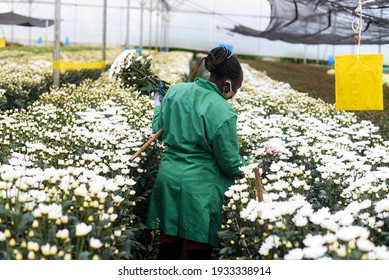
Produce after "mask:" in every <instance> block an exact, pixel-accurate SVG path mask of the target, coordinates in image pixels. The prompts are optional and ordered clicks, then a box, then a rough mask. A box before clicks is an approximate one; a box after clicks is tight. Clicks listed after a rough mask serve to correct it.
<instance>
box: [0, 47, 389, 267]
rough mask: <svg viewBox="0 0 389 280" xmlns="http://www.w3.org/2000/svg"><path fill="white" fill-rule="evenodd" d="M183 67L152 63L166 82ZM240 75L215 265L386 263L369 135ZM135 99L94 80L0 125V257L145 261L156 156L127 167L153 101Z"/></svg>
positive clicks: (260, 79)
mask: <svg viewBox="0 0 389 280" xmlns="http://www.w3.org/2000/svg"><path fill="white" fill-rule="evenodd" d="M191 57H192V55H191V54H190V53H180V52H172V53H161V54H158V55H157V56H156V57H155V58H153V61H154V62H156V63H159V64H158V65H157V68H158V71H159V72H158V74H159V75H160V77H161V78H162V79H163V80H166V81H168V82H170V83H175V82H177V81H179V80H180V79H181V77H182V76H183V75H184V74H187V72H188V70H189V67H188V66H189V61H190V59H191ZM41 59H42V60H44V59H43V58H41ZM30 64H31V63H30ZM244 69H245V82H244V86H243V88H242V90H241V91H240V92H239V94H238V95H237V96H236V99H234V100H233V101H232V105H233V106H234V108H235V110H236V111H237V113H238V130H239V131H238V133H239V137H240V141H241V143H240V144H241V147H242V152H243V154H244V155H245V156H246V157H247V158H248V159H250V158H251V161H252V164H251V165H249V166H247V167H245V168H244V172H245V174H246V176H245V178H244V179H242V180H239V181H237V182H235V185H233V186H232V187H231V188H230V189H229V190H228V191H227V192H226V197H227V201H226V204H225V206H224V215H225V223H224V224H223V229H222V230H221V231H220V237H221V241H222V242H221V247H220V248H218V252H217V253H218V257H220V258H222V259H237V258H249V259H302V258H304V259H320V258H331V259H387V258H389V252H388V247H387V244H388V241H389V240H388V237H387V234H386V233H387V232H388V230H389V228H388V220H387V219H388V218H387V217H388V212H389V197H388V183H389V181H388V180H389V156H388V155H389V143H388V142H385V141H383V139H382V137H381V136H379V134H378V133H377V130H378V128H377V127H376V126H374V125H372V124H371V123H370V122H368V121H363V122H358V121H357V120H356V118H355V116H354V115H353V114H350V113H345V112H338V111H335V109H334V107H333V106H332V105H328V104H326V103H324V102H322V101H317V100H314V99H312V98H309V97H308V96H307V94H302V93H299V92H296V91H294V90H293V89H291V87H290V86H289V85H288V84H285V83H281V82H276V81H273V80H271V79H269V78H268V77H267V76H265V75H264V74H263V73H261V72H258V71H255V70H253V69H251V68H249V67H248V66H247V65H245V67H244ZM21 71H22V70H21ZM37 81H38V82H39V79H37ZM33 82H34V81H33V80H31V84H33ZM0 93H1V92H0ZM136 96H137V93H136V92H128V91H124V90H121V89H118V88H116V87H115V86H114V85H113V84H112V83H111V82H109V81H108V75H107V74H105V75H103V76H102V77H101V78H100V79H99V80H97V81H91V80H87V81H85V82H83V83H81V84H80V85H79V86H76V85H67V86H64V87H62V88H61V89H55V90H50V91H49V92H47V93H44V94H43V95H41V96H40V98H39V100H38V101H36V102H35V103H34V104H33V105H31V106H29V107H28V108H27V110H20V111H9V112H3V113H2V114H1V115H0V129H1V132H2V133H1V134H0V159H1V165H0V219H1V221H0V259H84V258H85V259H93V258H94V259H98V258H101V259H139V258H152V254H151V253H152V250H153V249H154V248H155V240H154V239H153V238H155V235H153V233H151V234H150V235H148V236H144V235H145V231H144V230H143V229H144V226H143V224H142V215H143V214H144V212H145V209H147V196H148V193H149V190H150V187H151V186H152V182H153V179H154V177H155V172H156V168H157V167H158V156H159V151H160V149H161V146H160V143H158V142H156V143H154V145H153V146H152V147H151V148H149V150H147V152H146V153H143V155H142V157H140V158H138V159H137V160H136V161H135V162H134V163H129V162H128V159H129V157H130V156H131V155H132V154H133V153H134V152H135V151H136V150H137V149H138V148H139V147H140V146H141V145H142V144H143V143H144V142H145V141H146V139H148V138H149V136H150V133H151V119H152V115H153V111H152V109H153V108H152V102H151V101H150V99H149V98H148V97H145V96H141V97H139V98H136ZM257 160H262V161H263V163H264V168H263V171H265V174H264V177H263V184H264V199H265V201H264V202H258V201H257V199H256V196H257V194H256V189H255V184H254V173H253V171H252V168H253V167H254V166H255V165H256V164H255V162H256V161H257ZM140 241H141V242H140Z"/></svg>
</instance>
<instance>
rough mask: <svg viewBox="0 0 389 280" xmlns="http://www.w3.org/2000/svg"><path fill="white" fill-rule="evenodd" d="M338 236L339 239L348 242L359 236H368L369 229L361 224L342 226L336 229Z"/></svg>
mask: <svg viewBox="0 0 389 280" xmlns="http://www.w3.org/2000/svg"><path fill="white" fill-rule="evenodd" d="M336 236H337V237H338V239H340V240H343V241H346V242H348V241H351V240H353V239H356V238H358V237H362V238H367V237H368V236H369V230H367V229H366V228H364V227H361V226H348V227H342V228H339V229H338V230H337V231H336Z"/></svg>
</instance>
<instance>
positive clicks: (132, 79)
mask: <svg viewBox="0 0 389 280" xmlns="http://www.w3.org/2000/svg"><path fill="white" fill-rule="evenodd" d="M151 59H152V57H151V56H148V57H143V56H142V55H139V54H137V53H136V50H134V49H130V50H125V51H124V52H122V53H121V54H120V55H119V56H118V57H117V58H116V59H115V61H114V62H113V63H112V66H111V69H110V71H109V79H110V80H111V82H117V83H118V85H119V86H120V87H122V88H133V89H135V90H136V91H137V92H138V96H140V95H148V96H150V95H152V94H154V93H155V92H160V93H161V94H163V95H165V94H166V91H167V89H168V88H169V83H168V82H166V81H163V80H161V79H160V78H159V77H158V75H157V73H156V69H155V67H153V64H152V63H151ZM153 68H154V69H153Z"/></svg>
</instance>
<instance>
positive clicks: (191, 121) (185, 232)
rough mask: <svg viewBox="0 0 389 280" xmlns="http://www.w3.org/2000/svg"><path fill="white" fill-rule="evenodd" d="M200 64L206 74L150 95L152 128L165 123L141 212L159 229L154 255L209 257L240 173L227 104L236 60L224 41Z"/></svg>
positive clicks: (238, 80) (234, 87)
mask: <svg viewBox="0 0 389 280" xmlns="http://www.w3.org/2000/svg"><path fill="white" fill-rule="evenodd" d="M203 62H204V66H205V68H206V69H207V70H208V71H209V72H210V76H209V79H208V80H205V79H203V78H196V79H195V81H194V82H192V83H178V84H176V85H173V86H171V87H170V88H169V90H168V92H167V94H166V95H165V97H164V98H163V100H162V102H160V98H159V95H158V94H156V95H155V101H154V102H155V103H154V104H155V109H154V119H153V124H152V127H153V132H154V133H156V132H157V131H158V130H159V129H160V128H163V129H164V132H163V134H162V136H161V137H162V138H161V139H162V141H163V143H164V146H165V149H164V152H163V156H162V160H161V164H160V167H159V170H158V175H157V178H156V182H155V185H154V188H153V190H152V194H151V198H150V205H149V211H148V217H147V223H146V224H147V226H148V227H149V228H154V229H157V228H159V229H160V231H161V234H160V242H161V243H160V248H159V255H158V257H157V258H158V259H179V258H180V255H181V253H182V248H183V244H185V245H186V250H185V252H187V258H188V259H197V260H199V259H200V260H201V259H210V258H211V252H212V247H214V246H217V245H218V242H219V240H218V236H217V232H218V231H219V230H220V229H221V220H222V206H223V203H224V192H225V191H227V189H228V188H229V187H230V186H231V185H232V184H233V182H234V179H237V178H241V177H242V176H243V174H242V172H241V171H240V170H239V167H240V166H241V165H242V158H241V156H240V155H239V146H238V135H237V129H236V121H237V116H236V113H235V111H234V110H233V109H232V107H231V105H230V104H229V103H228V102H227V100H228V99H230V98H232V97H233V96H234V95H235V94H236V92H237V91H238V89H239V88H240V87H241V86H242V82H243V71H242V67H241V65H240V63H239V61H238V59H237V58H236V57H235V56H234V55H233V53H232V52H231V51H230V50H228V49H227V48H225V47H217V48H214V49H212V50H211V51H210V52H209V53H208V55H207V56H206V57H204V58H203V59H202V60H201V61H200V62H199V64H198V65H197V68H198V67H199V66H200V65H201V64H202V63H203Z"/></svg>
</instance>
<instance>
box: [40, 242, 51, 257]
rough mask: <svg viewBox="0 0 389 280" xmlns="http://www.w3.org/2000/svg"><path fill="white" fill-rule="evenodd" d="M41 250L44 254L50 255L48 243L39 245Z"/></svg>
mask: <svg viewBox="0 0 389 280" xmlns="http://www.w3.org/2000/svg"><path fill="white" fill-rule="evenodd" d="M41 251H42V254H43V255H44V256H46V257H47V256H50V255H51V246H50V244H49V243H46V244H45V245H43V246H41Z"/></svg>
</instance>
